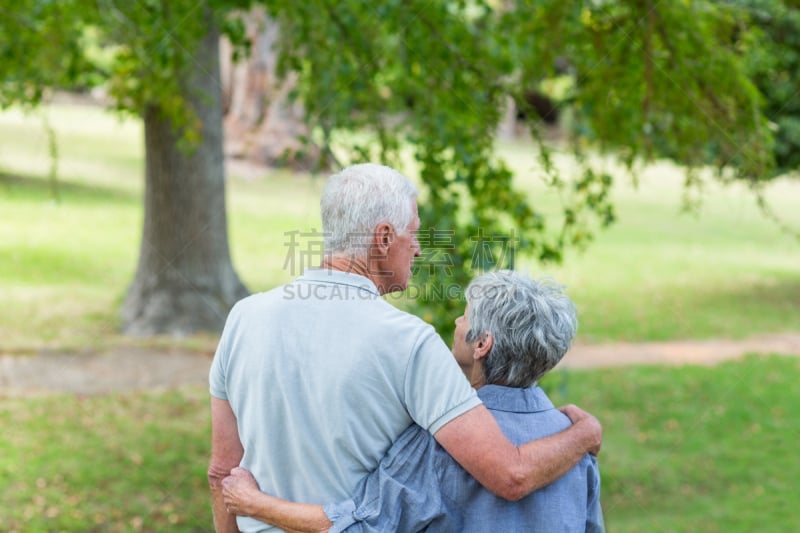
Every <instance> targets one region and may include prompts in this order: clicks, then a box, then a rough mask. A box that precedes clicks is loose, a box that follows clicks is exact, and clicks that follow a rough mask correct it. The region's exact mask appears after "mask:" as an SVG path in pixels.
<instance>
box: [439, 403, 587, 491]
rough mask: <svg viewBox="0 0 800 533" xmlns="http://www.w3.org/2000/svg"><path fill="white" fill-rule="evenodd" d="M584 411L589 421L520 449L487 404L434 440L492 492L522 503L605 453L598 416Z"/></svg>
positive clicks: (453, 421)
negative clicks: (588, 457)
mask: <svg viewBox="0 0 800 533" xmlns="http://www.w3.org/2000/svg"><path fill="white" fill-rule="evenodd" d="M575 409H578V408H577V407H576V408H575ZM578 411H580V410H579V409H578ZM580 412H581V413H583V414H584V415H585V416H583V418H582V419H580V420H578V421H577V422H575V421H573V422H575V423H574V425H573V426H572V427H570V428H569V429H567V430H565V431H562V432H561V433H557V434H555V435H551V436H549V437H545V438H543V439H539V440H535V441H531V442H528V443H525V444H523V445H522V446H519V447H517V446H514V445H513V444H512V443H511V442H510V441H509V440H508V439H507V438H506V437H505V435H503V432H502V431H501V430H500V427H499V426H498V425H497V422H496V421H495V419H494V417H493V416H492V415H491V413H490V412H489V410H488V409H486V407H484V406H482V405H481V406H478V407H475V408H473V409H471V410H470V411H467V412H466V413H464V414H463V415H461V416H459V417H457V418H455V419H453V420H452V421H450V422H449V423H447V424H446V425H445V426H444V427H442V429H440V430H439V431H438V432H437V433H436V434H435V435H434V436H435V437H436V440H437V441H439V443H440V444H441V445H442V447H443V448H444V449H445V450H447V452H448V453H449V454H450V455H451V456H452V457H453V458H454V459H455V460H456V461H457V462H458V463H459V464H460V465H461V466H462V467H464V469H465V470H467V472H469V473H470V474H472V476H473V477H474V478H475V479H476V480H477V481H478V482H479V483H480V484H481V485H483V486H484V487H485V488H486V489H487V490H489V491H491V492H493V493H494V494H496V495H497V496H500V497H502V498H505V499H507V500H519V499H520V498H523V497H525V496H527V495H528V494H530V493H531V492H533V491H535V490H537V489H539V488H542V487H544V486H546V485H548V484H550V483H552V482H553V481H555V480H556V479H558V478H560V477H561V476H563V475H564V474H565V473H566V472H567V471H568V470H569V469H570V468H572V467H573V466H575V465H576V464H578V461H580V460H581V458H582V457H583V456H584V455H585V454H586V453H587V452H590V451H592V450H599V448H600V442H601V441H602V428H601V427H600V424H599V423H598V422H597V420H596V419H595V418H594V417H593V416H591V415H589V414H588V413H585V412H583V411H580ZM568 416H569V415H568Z"/></svg>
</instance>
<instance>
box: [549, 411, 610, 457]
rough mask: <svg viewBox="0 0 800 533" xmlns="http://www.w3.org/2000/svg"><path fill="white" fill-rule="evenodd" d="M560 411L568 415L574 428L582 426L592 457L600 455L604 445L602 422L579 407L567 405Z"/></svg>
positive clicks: (588, 450)
mask: <svg viewBox="0 0 800 533" xmlns="http://www.w3.org/2000/svg"><path fill="white" fill-rule="evenodd" d="M558 410H559V411H561V412H562V413H564V414H565V415H567V416H568V417H569V419H570V420H572V424H573V425H574V426H581V430H582V431H583V432H584V433H585V435H586V439H587V443H588V446H587V449H586V451H587V452H588V453H590V454H592V455H597V454H598V453H600V447H601V446H602V445H603V426H601V425H600V422H599V421H598V420H597V419H596V418H595V417H594V416H592V415H591V414H589V413H587V412H586V411H584V410H583V409H581V408H580V407H578V406H577V405H572V404H570V405H565V406H563V407H559V408H558Z"/></svg>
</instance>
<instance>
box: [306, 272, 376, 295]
mask: <svg viewBox="0 0 800 533" xmlns="http://www.w3.org/2000/svg"><path fill="white" fill-rule="evenodd" d="M297 280H298V281H305V282H310V283H330V284H333V285H346V286H348V287H355V288H357V289H362V290H365V291H368V292H370V293H372V294H374V295H375V296H380V295H381V294H380V293H379V292H378V287H376V286H375V284H374V283H373V282H372V281H371V280H370V279H369V278H365V277H364V276H362V275H360V274H353V273H352V272H344V271H342V270H334V269H331V268H307V269H306V270H305V271H304V272H303V275H302V276H300V277H299V278H297Z"/></svg>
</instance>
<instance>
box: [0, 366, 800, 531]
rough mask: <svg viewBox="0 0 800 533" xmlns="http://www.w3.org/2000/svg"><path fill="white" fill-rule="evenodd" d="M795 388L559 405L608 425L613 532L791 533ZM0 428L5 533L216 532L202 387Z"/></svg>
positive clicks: (592, 392)
mask: <svg viewBox="0 0 800 533" xmlns="http://www.w3.org/2000/svg"><path fill="white" fill-rule="evenodd" d="M798 380H800V359H797V358H790V357H778V356H775V357H770V358H748V359H746V360H744V361H739V362H728V363H725V364H722V365H720V366H718V367H715V368H705V367H683V368H657V367H631V368H614V369H605V370H596V371H591V372H587V371H570V372H569V373H568V374H567V378H566V394H565V395H559V394H555V395H553V399H554V401H556V402H557V403H559V404H560V403H565V402H567V401H569V402H574V403H578V404H579V405H581V406H583V407H585V408H586V409H589V410H590V411H592V412H593V413H594V414H596V415H597V416H598V417H599V418H600V420H601V421H602V422H603V424H604V431H605V433H604V445H603V450H602V453H601V455H600V465H601V466H600V467H601V473H602V478H603V489H602V503H603V508H604V512H605V516H606V522H607V526H608V530H609V531H612V532H614V533H624V532H646V533H650V532H661V531H663V532H695V531H703V532H713V531H720V532H723V531H724V532H726V533H735V532H742V533H749V532H751V531H763V532H773V531H775V532H778V531H793V530H794V529H793V528H794V526H796V524H797V522H796V511H795V510H794V507H795V502H796V501H797V499H798V497H800V489H798V485H797V479H798V477H800V463H798V462H797V461H796V460H795V456H796V450H795V448H796V441H797V437H798V435H799V434H800V419H798V417H797V416H795V413H796V410H797V406H798V405H799V404H800V389H798V388H797V386H796V384H797V382H798ZM0 425H2V427H3V428H6V429H4V431H3V432H2V434H1V435H2V436H0V482H2V483H1V484H0V486H2V487H3V490H1V491H0V524H2V529H3V531H7V532H9V533H10V532H12V531H20V532H25V533H38V532H42V533H44V532H50V531H68V532H72V531H75V532H78V531H90V530H93V531H109V532H116V531H173V532H184V531H185V532H200V531H210V530H211V515H210V511H209V504H208V502H209V496H208V489H207V486H206V481H205V469H206V467H207V461H208V455H209V417H208V401H207V393H206V392H205V390H203V389H198V388H187V389H182V390H179V391H174V392H168V393H148V394H129V395H113V396H105V397H88V398H82V397H76V396H54V397H48V398H36V399H4V400H2V402H0ZM8 428H11V430H10V431H9V430H8Z"/></svg>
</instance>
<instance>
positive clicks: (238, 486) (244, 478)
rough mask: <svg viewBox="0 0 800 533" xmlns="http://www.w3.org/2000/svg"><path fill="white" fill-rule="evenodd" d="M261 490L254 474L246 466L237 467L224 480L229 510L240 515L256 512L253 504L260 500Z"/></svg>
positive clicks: (223, 484) (223, 487) (224, 493)
mask: <svg viewBox="0 0 800 533" xmlns="http://www.w3.org/2000/svg"><path fill="white" fill-rule="evenodd" d="M259 496H261V491H260V490H259V489H258V483H256V480H255V478H254V477H253V475H252V474H251V473H250V472H248V471H247V470H245V469H244V468H239V467H236V468H234V469H233V470H231V475H230V476H228V477H226V478H225V479H223V480H222V497H223V499H224V501H225V506H226V507H227V508H228V512H229V513H231V514H234V515H239V516H252V515H254V514H256V509H254V508H253V504H254V503H255V502H257V501H258V498H259Z"/></svg>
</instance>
